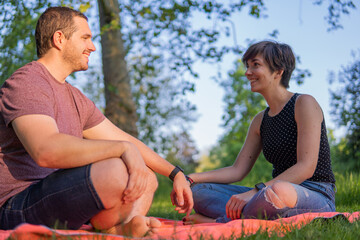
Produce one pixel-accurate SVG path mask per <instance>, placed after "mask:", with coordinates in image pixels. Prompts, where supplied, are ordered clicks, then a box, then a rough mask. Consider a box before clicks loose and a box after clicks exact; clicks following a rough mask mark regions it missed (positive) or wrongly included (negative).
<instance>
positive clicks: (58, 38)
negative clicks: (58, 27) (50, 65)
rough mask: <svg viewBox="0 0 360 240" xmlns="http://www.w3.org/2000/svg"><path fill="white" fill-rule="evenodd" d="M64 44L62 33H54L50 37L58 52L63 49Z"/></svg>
mask: <svg viewBox="0 0 360 240" xmlns="http://www.w3.org/2000/svg"><path fill="white" fill-rule="evenodd" d="M64 43H65V35H64V33H63V32H62V31H56V32H55V33H54V35H53V37H52V45H53V47H55V48H57V49H58V50H61V49H63V46H64Z"/></svg>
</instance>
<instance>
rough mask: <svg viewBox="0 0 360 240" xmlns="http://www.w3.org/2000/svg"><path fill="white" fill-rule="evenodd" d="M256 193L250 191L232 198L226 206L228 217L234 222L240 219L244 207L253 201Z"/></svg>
mask: <svg viewBox="0 0 360 240" xmlns="http://www.w3.org/2000/svg"><path fill="white" fill-rule="evenodd" d="M255 193H256V190H250V191H248V192H245V193H241V194H236V195H233V196H231V198H230V200H229V201H228V202H227V204H226V216H227V217H228V218H231V219H232V220H234V219H239V218H240V216H241V212H242V210H243V208H244V206H245V205H246V204H247V203H248V202H249V201H250V200H251V198H252V197H253V196H254V195H255Z"/></svg>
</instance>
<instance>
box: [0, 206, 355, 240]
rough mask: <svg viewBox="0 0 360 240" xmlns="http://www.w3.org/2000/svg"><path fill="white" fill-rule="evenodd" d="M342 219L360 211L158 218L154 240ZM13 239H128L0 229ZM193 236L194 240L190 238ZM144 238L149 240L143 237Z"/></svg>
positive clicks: (281, 230)
mask: <svg viewBox="0 0 360 240" xmlns="http://www.w3.org/2000/svg"><path fill="white" fill-rule="evenodd" d="M334 217H343V218H345V219H347V220H348V221H349V222H354V221H356V220H360V212H354V213H337V212H335V213H334V212H331V213H330V212H329V213H305V214H300V215H297V216H294V217H290V218H282V219H277V220H274V221H267V220H258V219H244V220H242V219H239V220H235V221H231V222H228V223H212V224H195V225H187V226H184V225H182V222H180V221H174V220H168V219H159V220H160V221H161V222H162V226H161V227H160V229H159V232H158V234H157V235H156V236H153V237H152V239H198V238H200V237H203V238H205V239H207V238H209V239H219V238H221V237H224V238H229V237H231V236H232V237H241V236H247V235H251V234H255V233H257V232H258V231H267V232H268V233H269V234H274V233H275V234H277V235H279V236H283V235H284V234H285V233H286V232H289V231H291V230H293V229H295V228H301V227H303V226H304V225H306V224H308V223H310V222H311V221H313V220H314V219H317V218H324V219H328V218H334ZM8 237H12V238H13V239H17V240H25V239H55V238H56V239H77V240H80V239H84V240H88V239H89V240H97V239H99V240H125V239H129V238H125V237H123V236H119V235H110V234H102V233H96V232H92V231H91V229H90V228H89V227H86V226H84V227H83V228H82V229H81V230H54V229H51V228H48V227H45V226H39V225H31V224H22V225H20V226H18V227H17V228H16V229H14V230H9V231H3V230H0V240H5V239H7V238H8ZM190 237H191V238H190ZM142 239H144V240H145V239H147V238H146V237H145V238H142Z"/></svg>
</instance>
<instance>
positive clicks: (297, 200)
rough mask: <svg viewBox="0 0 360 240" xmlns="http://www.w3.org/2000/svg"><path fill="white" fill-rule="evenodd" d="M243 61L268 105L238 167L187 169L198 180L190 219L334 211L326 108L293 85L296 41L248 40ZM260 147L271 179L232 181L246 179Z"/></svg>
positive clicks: (253, 87) (253, 86)
mask: <svg viewBox="0 0 360 240" xmlns="http://www.w3.org/2000/svg"><path fill="white" fill-rule="evenodd" d="M243 62H244V64H245V65H246V68H247V70H246V73H245V75H246V77H247V78H248V80H249V81H250V85H251V91H253V92H258V93H260V94H261V95H262V96H263V97H264V98H265V100H266V101H267V104H268V106H269V107H268V108H266V109H265V110H264V111H262V112H260V113H258V114H257V115H256V116H255V118H254V119H253V120H252V122H251V125H250V127H249V130H248V133H247V137H246V140H245V143H244V146H243V147H242V149H241V151H240V153H239V155H238V156H237V158H236V161H235V163H234V164H233V165H232V166H230V167H225V168H221V169H217V170H214V171H209V172H203V173H192V174H190V175H189V177H190V178H191V179H192V180H193V181H194V182H195V183H196V184H193V185H192V191H193V197H194V209H195V211H196V214H194V215H190V216H189V217H185V218H184V219H183V220H184V222H185V224H190V223H203V222H228V221H230V220H233V219H238V218H265V219H274V218H278V217H290V216H293V215H296V214H300V213H306V212H332V211H335V192H334V188H335V178H334V174H333V172H332V169H331V160H330V148H329V143H328V140H327V135H326V127H325V120H324V116H323V113H322V110H321V108H320V106H319V104H318V103H317V101H316V100H315V99H314V98H313V97H312V96H310V95H305V94H297V93H292V92H289V91H288V90H287V88H288V87H289V80H290V77H291V73H292V71H293V70H294V68H295V57H294V54H293V52H292V50H291V48H290V47H289V46H288V45H286V44H280V43H276V42H271V41H262V42H259V43H256V44H254V45H252V46H250V48H249V49H248V50H247V51H246V52H245V54H244V56H243ZM261 151H263V153H264V156H265V158H266V159H267V161H269V162H270V163H272V164H273V179H271V180H270V181H268V182H266V183H258V184H256V185H255V187H254V188H250V187H243V186H236V185H227V184H228V183H234V182H237V181H241V180H242V179H244V178H245V176H246V175H247V174H248V173H249V172H250V170H251V168H252V167H253V165H254V163H255V161H256V159H257V158H258V156H259V154H260V152H261Z"/></svg>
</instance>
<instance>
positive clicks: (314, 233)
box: [148, 171, 360, 240]
mask: <svg viewBox="0 0 360 240" xmlns="http://www.w3.org/2000/svg"><path fill="white" fill-rule="evenodd" d="M255 172H256V171H255ZM261 172H263V171H261ZM249 177H250V181H249V182H246V183H242V184H244V185H248V186H253V184H254V183H252V181H255V180H254V179H256V176H252V177H251V176H249ZM262 177H264V176H263V175H262ZM335 177H336V186H337V193H336V211H338V212H356V211H360V173H349V172H345V173H340V172H335ZM158 179H159V188H158V190H157V192H156V194H155V197H154V202H153V204H152V207H151V209H150V211H149V214H148V215H149V216H155V217H162V218H168V219H178V220H180V219H182V217H183V216H184V214H178V213H177V212H175V210H174V207H173V206H172V204H171V201H170V192H171V188H172V184H171V182H170V180H168V179H167V178H165V177H163V176H159V177H158ZM257 179H259V178H257ZM264 181H265V180H264ZM294 238H296V239H342V240H345V239H351V240H352V239H360V221H357V222H354V223H352V224H350V223H348V222H347V220H344V219H341V218H338V219H331V220H316V221H314V222H312V223H311V224H308V225H306V226H305V227H303V228H302V229H294V230H293V231H291V232H290V233H288V234H286V235H285V236H284V237H278V236H276V235H273V236H270V237H269V236H268V235H267V234H262V233H258V234H255V235H251V236H249V237H245V239H294Z"/></svg>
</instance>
